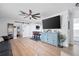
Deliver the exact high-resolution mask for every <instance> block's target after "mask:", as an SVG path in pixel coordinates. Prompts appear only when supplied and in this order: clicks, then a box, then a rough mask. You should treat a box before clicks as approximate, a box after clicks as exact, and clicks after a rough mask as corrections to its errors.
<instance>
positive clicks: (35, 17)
mask: <svg viewBox="0 0 79 59" xmlns="http://www.w3.org/2000/svg"><path fill="white" fill-rule="evenodd" d="M20 13H21V14H19V15H21V16H24V18H27V17H29V19H30V20H31V19H32V18H33V19H36V20H37V18H40V13H35V14H33V13H32V10H30V9H29V13H26V12H24V11H20Z"/></svg>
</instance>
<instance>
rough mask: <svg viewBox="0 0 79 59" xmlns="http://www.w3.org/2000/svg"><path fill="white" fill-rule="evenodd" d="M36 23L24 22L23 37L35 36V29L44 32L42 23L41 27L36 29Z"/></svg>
mask: <svg viewBox="0 0 79 59" xmlns="http://www.w3.org/2000/svg"><path fill="white" fill-rule="evenodd" d="M36 25H37V24H34V23H31V24H22V29H23V37H32V36H33V31H39V32H42V30H43V29H42V25H41V24H39V25H40V29H39V30H37V29H36Z"/></svg>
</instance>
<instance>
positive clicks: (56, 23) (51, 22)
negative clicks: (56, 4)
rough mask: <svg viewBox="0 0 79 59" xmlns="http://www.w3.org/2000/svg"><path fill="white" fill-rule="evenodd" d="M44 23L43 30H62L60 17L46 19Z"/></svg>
mask: <svg viewBox="0 0 79 59" xmlns="http://www.w3.org/2000/svg"><path fill="white" fill-rule="evenodd" d="M42 23H43V29H60V28H61V23H60V15H58V16H55V17H51V18H47V19H44V20H43V21H42Z"/></svg>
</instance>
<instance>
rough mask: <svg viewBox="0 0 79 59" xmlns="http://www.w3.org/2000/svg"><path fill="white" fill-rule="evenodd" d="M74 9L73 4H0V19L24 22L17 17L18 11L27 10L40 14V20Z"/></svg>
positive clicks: (20, 17)
mask: <svg viewBox="0 0 79 59" xmlns="http://www.w3.org/2000/svg"><path fill="white" fill-rule="evenodd" d="M75 8H76V7H75V3H1V4H0V18H10V19H16V20H17V19H22V20H25V19H24V18H23V17H22V16H20V15H19V14H20V12H19V11H20V10H23V11H26V12H28V9H31V10H32V11H33V12H34V13H37V12H39V13H40V14H41V18H45V17H48V16H51V15H54V14H57V13H60V12H62V11H64V10H68V9H70V10H72V9H75ZM75 10H76V9H75Z"/></svg>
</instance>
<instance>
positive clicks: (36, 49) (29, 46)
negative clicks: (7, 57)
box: [10, 38, 60, 56]
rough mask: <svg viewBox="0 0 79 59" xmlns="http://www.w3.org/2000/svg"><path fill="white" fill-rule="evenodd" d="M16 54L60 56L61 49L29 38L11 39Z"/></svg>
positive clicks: (13, 51)
mask: <svg viewBox="0 0 79 59" xmlns="http://www.w3.org/2000/svg"><path fill="white" fill-rule="evenodd" d="M10 43H11V48H12V53H13V55H14V56H59V55H60V49H59V48H57V47H54V46H52V45H49V44H46V43H43V42H40V41H34V40H32V39H29V38H18V39H12V40H10Z"/></svg>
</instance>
